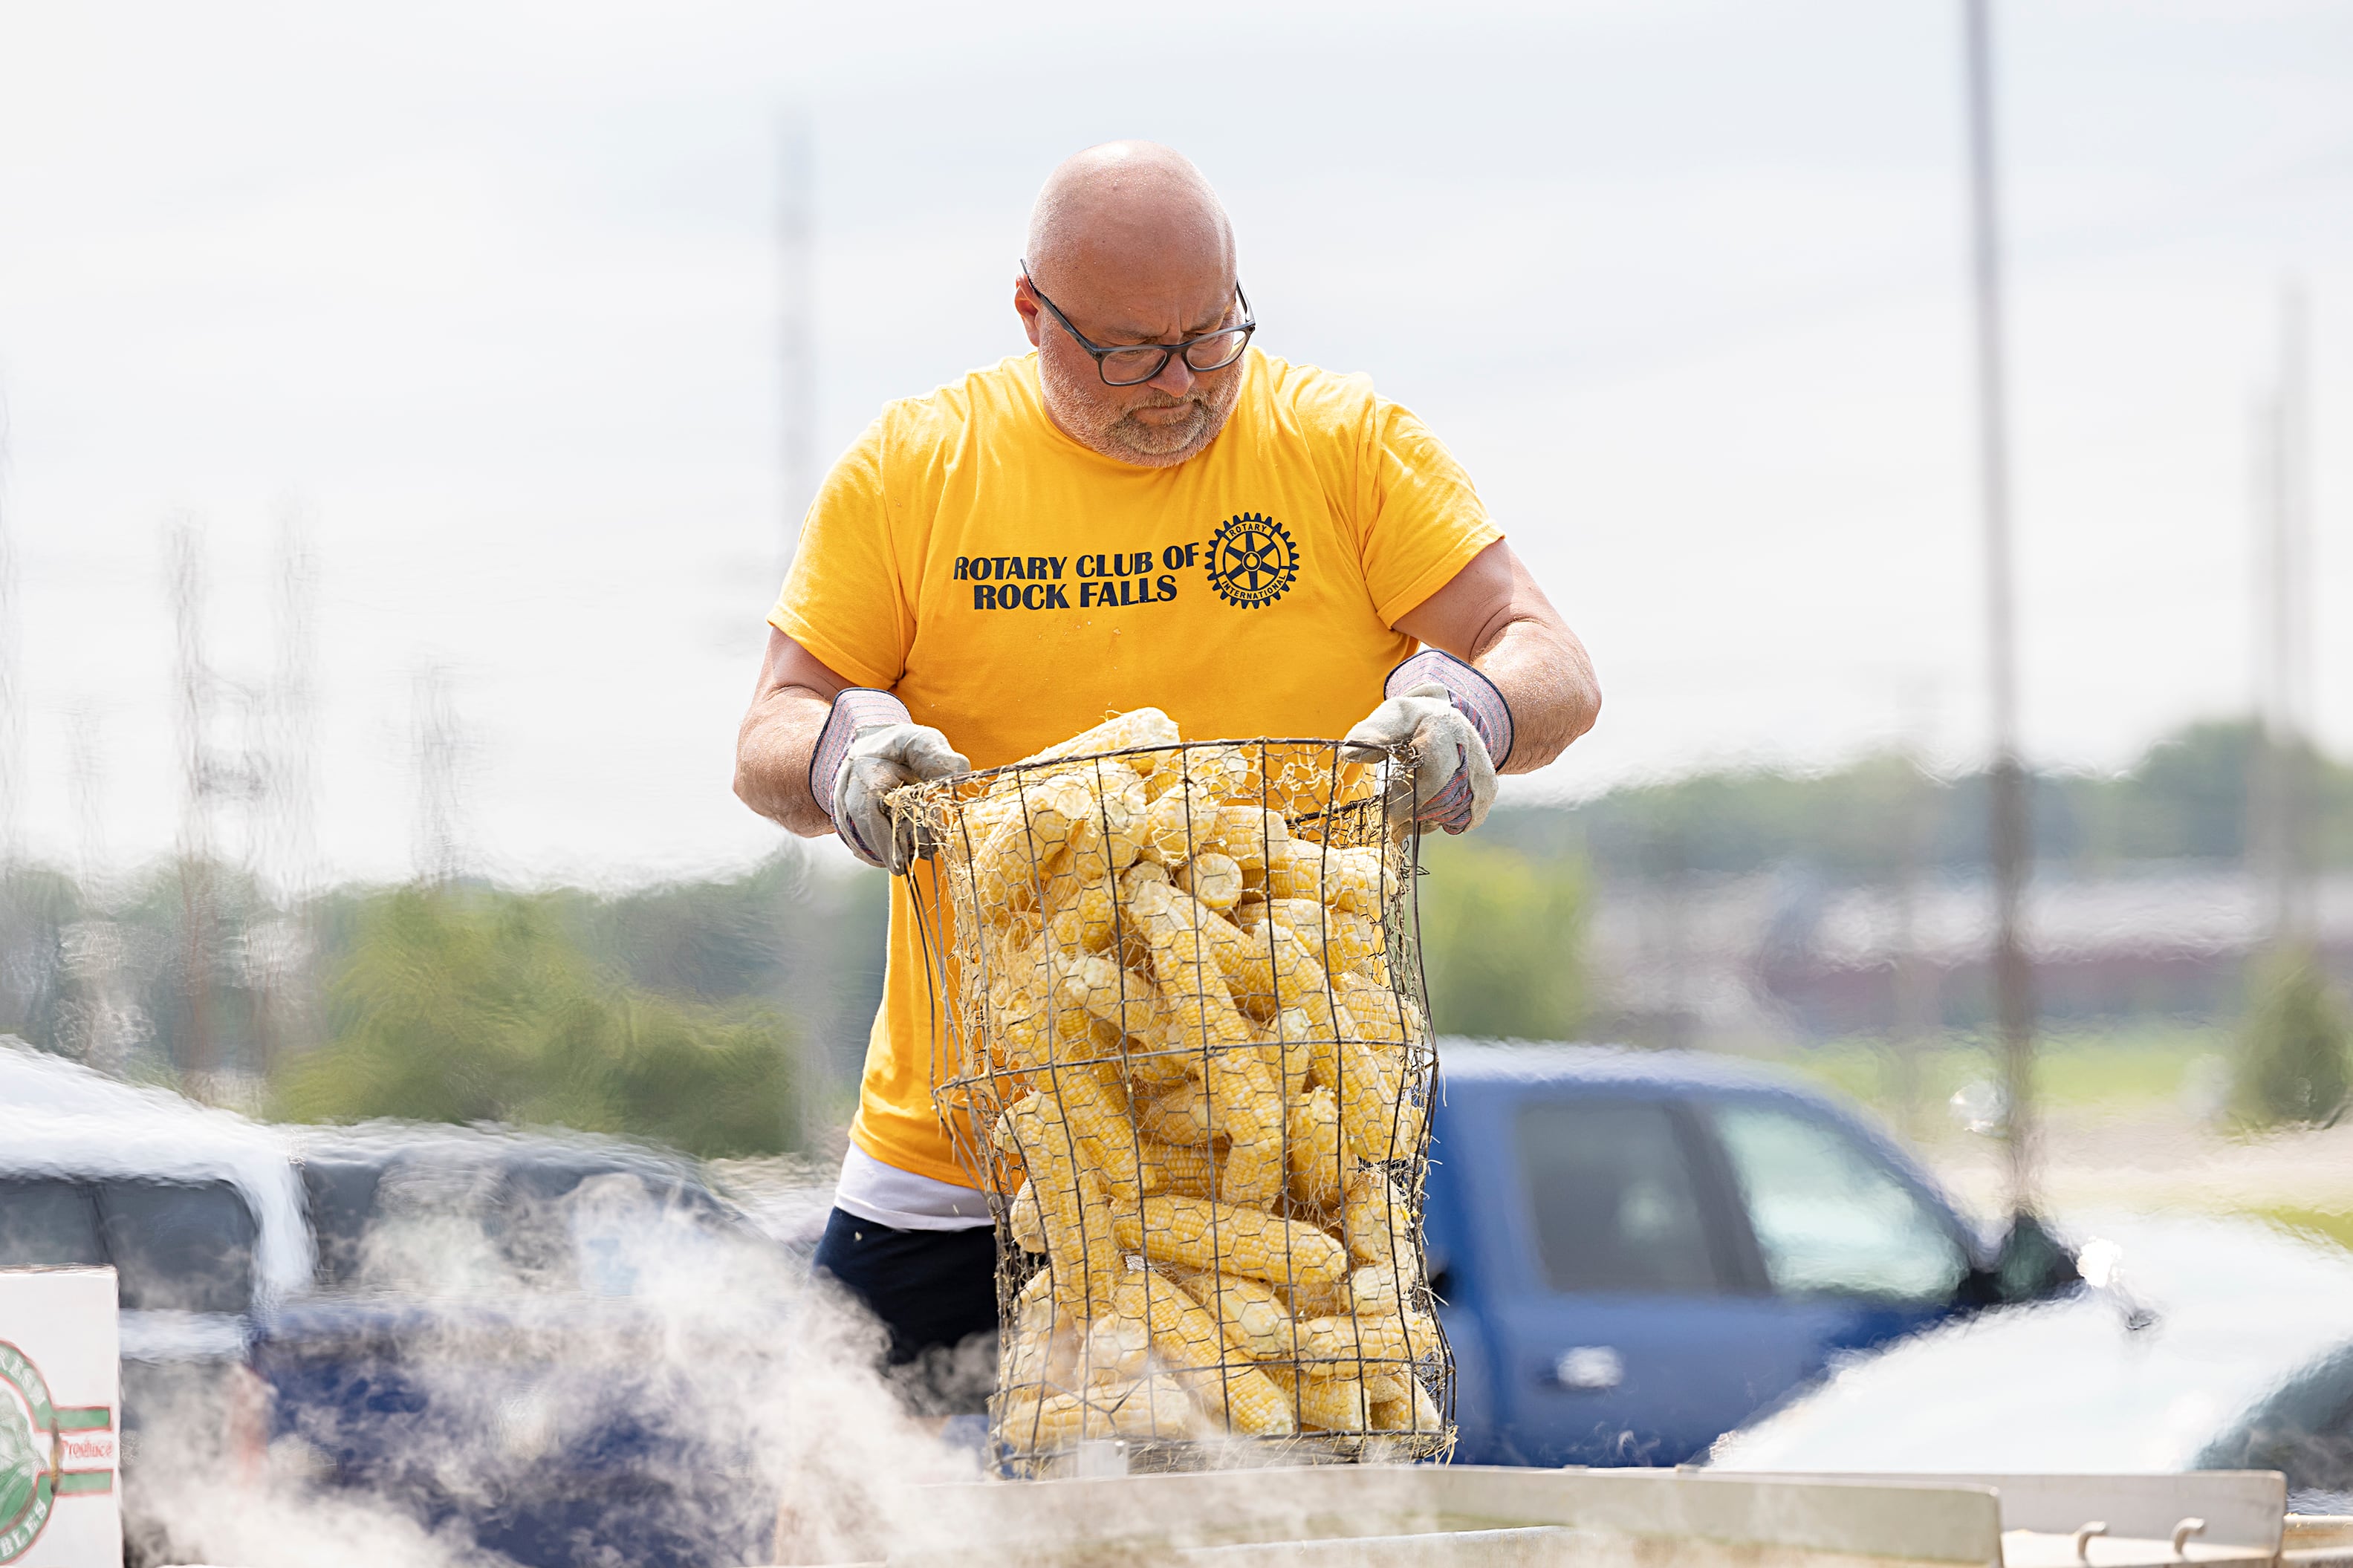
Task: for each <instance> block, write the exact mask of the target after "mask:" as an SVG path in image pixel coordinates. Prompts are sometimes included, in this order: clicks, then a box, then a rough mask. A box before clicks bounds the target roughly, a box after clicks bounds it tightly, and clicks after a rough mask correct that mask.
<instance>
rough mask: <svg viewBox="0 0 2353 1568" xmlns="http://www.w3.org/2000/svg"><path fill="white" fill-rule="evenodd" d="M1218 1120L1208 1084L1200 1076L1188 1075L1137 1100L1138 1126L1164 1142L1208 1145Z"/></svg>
mask: <svg viewBox="0 0 2353 1568" xmlns="http://www.w3.org/2000/svg"><path fill="white" fill-rule="evenodd" d="M1215 1123H1216V1113H1215V1112H1214V1111H1212V1110H1210V1109H1209V1090H1208V1085H1207V1084H1205V1083H1204V1082H1203V1081H1202V1080H1201V1079H1198V1078H1192V1077H1187V1078H1186V1079H1183V1080H1182V1081H1180V1082H1178V1083H1176V1084H1174V1085H1172V1086H1170V1087H1169V1088H1167V1089H1163V1090H1162V1091H1161V1092H1160V1093H1158V1094H1155V1095H1152V1096H1150V1097H1148V1098H1146V1099H1144V1100H1137V1101H1136V1102H1135V1125H1136V1126H1137V1127H1138V1128H1139V1129H1141V1130H1142V1131H1144V1132H1145V1135H1146V1136H1148V1137H1151V1138H1153V1139H1155V1140H1156V1141H1157V1142H1162V1143H1166V1144H1172V1145H1189V1146H1195V1147H1200V1146H1206V1145H1207V1144H1208V1142H1209V1141H1210V1140H1211V1139H1212V1138H1214V1137H1216V1136H1217V1133H1216V1131H1215Z"/></svg>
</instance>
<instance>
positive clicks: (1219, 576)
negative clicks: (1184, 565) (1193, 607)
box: [1202, 511, 1299, 610]
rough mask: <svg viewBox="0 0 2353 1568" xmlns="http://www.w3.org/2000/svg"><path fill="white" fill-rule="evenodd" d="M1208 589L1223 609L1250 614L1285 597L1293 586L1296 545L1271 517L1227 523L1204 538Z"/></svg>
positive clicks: (1247, 515) (1248, 515) (1246, 516)
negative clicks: (1238, 609) (1229, 607)
mask: <svg viewBox="0 0 2353 1568" xmlns="http://www.w3.org/2000/svg"><path fill="white" fill-rule="evenodd" d="M1202 564H1203V566H1204V567H1206V568H1207V569H1208V574H1209V586H1210V587H1212V588H1215V589H1216V590H1217V591H1218V597H1219V598H1221V599H1223V600H1224V601H1225V602H1226V603H1227V604H1229V605H1240V606H1241V607H1242V608H1244V609H1246V610H1255V609H1258V608H1260V607H1261V605H1271V604H1273V603H1274V602H1275V601H1276V600H1277V599H1280V598H1282V596H1283V595H1285V594H1287V593H1289V592H1291V585H1292V584H1293V583H1296V582H1298V581H1299V546H1298V545H1296V544H1294V543H1293V542H1292V540H1291V531H1290V530H1289V529H1287V528H1285V527H1283V526H1282V524H1281V523H1279V522H1277V521H1274V520H1273V519H1272V518H1269V517H1261V516H1260V515H1259V514H1258V513H1256V512H1254V511H1245V512H1241V513H1239V514H1238V515H1236V516H1233V517H1229V518H1228V519H1227V520H1226V521H1224V522H1222V523H1219V525H1218V531H1217V532H1215V533H1213V534H1211V535H1210V536H1209V548H1208V559H1207V560H1206V561H1204V562H1203V563H1202Z"/></svg>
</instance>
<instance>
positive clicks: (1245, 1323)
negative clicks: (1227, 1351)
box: [1166, 1268, 1299, 1361]
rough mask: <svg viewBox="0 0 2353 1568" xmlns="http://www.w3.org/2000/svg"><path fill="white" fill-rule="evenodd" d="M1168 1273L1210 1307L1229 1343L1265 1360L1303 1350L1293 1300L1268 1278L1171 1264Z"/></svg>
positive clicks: (1241, 1350) (1190, 1294) (1258, 1359)
mask: <svg viewBox="0 0 2353 1568" xmlns="http://www.w3.org/2000/svg"><path fill="white" fill-rule="evenodd" d="M1166 1277H1167V1278H1168V1279H1172V1280H1174V1281H1175V1282H1176V1287H1177V1289H1181V1290H1183V1291H1184V1292H1185V1294H1187V1296H1190V1297H1192V1298H1193V1300H1196V1301H1198V1302H1199V1303H1200V1304H1201V1305H1202V1306H1204V1307H1206V1308H1208V1310H1209V1311H1210V1312H1211V1313H1212V1314H1213V1315H1214V1316H1215V1317H1216V1318H1217V1320H1218V1327H1219V1331H1221V1332H1223V1333H1224V1335H1225V1336H1226V1343H1228V1344H1229V1345H1231V1346H1232V1347H1233V1348H1234V1349H1235V1350H1237V1351H1239V1352H1241V1353H1242V1354H1243V1355H1246V1356H1249V1357H1250V1358H1251V1359H1252V1360H1255V1361H1265V1360H1269V1359H1271V1358H1275V1357H1288V1356H1295V1355H1297V1354H1298V1353H1299V1349H1298V1340H1297V1338H1296V1336H1295V1335H1294V1334H1293V1331H1292V1323H1291V1306H1290V1303H1288V1302H1287V1301H1285V1300H1283V1299H1282V1291H1280V1290H1278V1289H1275V1288H1274V1287H1273V1286H1272V1285H1270V1284H1268V1283H1267V1282H1266V1281H1265V1280H1263V1279H1248V1278H1245V1277H1243V1276H1241V1275H1238V1274H1211V1273H1208V1272H1207V1271H1205V1270H1203V1269H1198V1268H1171V1269H1167V1270H1166Z"/></svg>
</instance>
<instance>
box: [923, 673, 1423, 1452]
mask: <svg viewBox="0 0 2353 1568" xmlns="http://www.w3.org/2000/svg"><path fill="white" fill-rule="evenodd" d="M1113 753H1117V754H1113ZM1384 776H1386V774H1385V772H1384V767H1381V766H1365V765H1360V764H1356V763H1345V762H1343V761H1342V760H1341V758H1340V757H1339V754H1338V746H1337V744H1336V743H1335V742H1291V741H1273V742H1208V743H1191V744H1187V743H1185V742H1178V741H1177V740H1176V737H1175V733H1174V730H1173V727H1172V726H1170V725H1169V723H1168V721H1167V719H1166V716H1165V715H1163V714H1160V713H1158V712H1157V711H1153V710H1138V711H1137V712H1135V713H1132V714H1123V715H1120V716H1118V717H1117V718H1115V719H1113V720H1111V721H1107V722H1106V723H1104V724H1103V725H1099V726H1097V727H1096V728H1095V729H1094V730H1092V731H1089V732H1088V733H1087V734H1085V735H1082V736H1075V737H1073V738H1072V739H1071V741H1070V742H1064V743H1063V744H1061V745H1058V746H1053V747H1049V748H1047V750H1046V751H1045V752H1040V753H1039V755H1038V756H1036V757H1034V758H1032V759H1031V760H1030V761H1029V762H1028V763H1023V764H1019V765H1017V766H1015V767H1012V768H1007V769H1000V770H996V771H994V772H991V773H981V774H976V775H971V776H968V777H965V778H963V779H957V780H944V781H940V782H939V783H936V784H915V785H909V786H907V787H906V789H904V790H903V791H902V792H901V793H900V794H899V795H894V796H893V807H894V809H896V810H901V811H903V812H908V813H912V814H913V816H914V820H915V822H916V824H917V826H919V828H920V829H921V830H922V834H923V840H924V841H925V842H926V843H927V844H929V845H931V846H933V847H934V853H935V858H934V863H933V868H932V869H933V871H934V873H935V875H930V876H926V877H923V878H911V879H909V883H908V886H909V888H910V890H911V891H913V892H914V893H915V895H916V900H917V915H918V929H919V931H921V934H922V937H923V942H924V952H925V957H926V960H927V963H929V965H930V968H931V973H932V976H933V981H934V1003H935V1011H934V1016H935V1017H936V1018H937V1019H938V1020H939V1027H940V1029H941V1035H940V1044H939V1050H940V1053H941V1056H940V1064H941V1065H940V1069H939V1071H938V1074H937V1080H938V1082H939V1085H940V1089H939V1103H940V1105H941V1107H942V1110H943V1115H944V1121H945V1122H946V1125H947V1126H948V1128H949V1130H950V1132H951V1134H952V1135H954V1136H955V1138H956V1140H957V1146H958V1157H959V1160H960V1161H963V1162H964V1163H965V1164H966V1166H967V1168H968V1169H970V1170H971V1171H972V1172H973V1173H974V1174H975V1176H976V1179H979V1180H981V1181H983V1182H984V1183H987V1184H990V1185H991V1187H992V1190H993V1191H994V1192H995V1193H996V1194H997V1197H996V1199H995V1201H996V1202H997V1205H999V1207H1000V1210H1001V1212H1002V1213H1003V1215H1004V1218H1005V1224H1004V1225H1003V1226H1000V1227H999V1239H998V1247H999V1257H1000V1259H1001V1260H1002V1271H1001V1273H1000V1280H1001V1287H1000V1288H1001V1290H1002V1292H1003V1293H1002V1294H1001V1295H1000V1298H999V1300H1000V1302H1001V1303H1002V1305H1003V1308H1004V1319H1005V1321H1006V1322H1007V1324H1008V1329H1007V1331H1006V1337H1005V1342H1004V1343H1005V1349H1004V1354H1003V1356H1002V1358H1001V1361H1000V1365H999V1377H998V1387H997V1396H996V1397H995V1398H994V1399H993V1400H992V1401H991V1405H990V1408H991V1411H992V1415H993V1417H994V1425H993V1433H994V1436H995V1437H996V1439H997V1441H998V1442H1000V1443H1001V1444H1003V1445H1004V1448H1005V1452H1006V1454H1007V1456H1008V1460H1009V1461H1010V1463H1011V1464H1013V1465H1014V1466H1015V1467H1016V1468H1017V1469H1018V1468H1029V1469H1031V1470H1032V1471H1033V1472H1034V1471H1035V1470H1037V1469H1038V1468H1039V1467H1044V1468H1048V1469H1050V1468H1052V1466H1054V1465H1059V1464H1060V1459H1059V1458H1056V1456H1060V1455H1063V1454H1066V1453H1067V1452H1069V1451H1070V1450H1071V1448H1072V1447H1074V1446H1075V1445H1077V1444H1080V1443H1083V1442H1089V1441H1096V1440H1102V1439H1105V1438H1119V1439H1124V1440H1129V1441H1134V1440H1136V1439H1145V1440H1148V1441H1150V1442H1153V1443H1155V1444H1159V1443H1170V1444H1187V1445H1200V1444H1204V1443H1207V1444H1209V1445H1211V1446H1209V1447H1201V1448H1200V1449H1199V1450H1198V1452H1197V1453H1196V1454H1195V1455H1194V1456H1193V1458H1190V1459H1187V1460H1183V1461H1178V1462H1179V1463H1220V1462H1227V1461H1226V1460H1225V1459H1223V1458H1220V1457H1219V1456H1220V1455H1221V1454H1222V1453H1225V1452H1230V1454H1231V1455H1232V1462H1257V1461H1250V1460H1248V1459H1247V1458H1245V1456H1247V1455H1248V1454H1250V1453H1253V1452H1256V1451H1258V1446H1261V1445H1267V1446H1271V1448H1272V1450H1273V1451H1275V1452H1278V1453H1279V1452H1282V1451H1286V1450H1289V1449H1293V1448H1296V1449H1299V1450H1301V1451H1302V1452H1303V1454H1304V1455H1306V1456H1307V1457H1310V1458H1313V1457H1316V1456H1321V1457H1323V1458H1342V1459H1345V1458H1362V1457H1364V1456H1365V1455H1366V1454H1367V1453H1372V1452H1379V1453H1383V1454H1386V1455H1389V1456H1393V1457H1394V1456H1399V1455H1402V1456H1405V1457H1419V1458H1426V1457H1433V1456H1437V1455H1440V1454H1443V1453H1444V1452H1446V1451H1447V1448H1448V1447H1449V1446H1450V1445H1451V1431H1449V1430H1448V1429H1446V1428H1445V1427H1444V1426H1443V1424H1442V1423H1436V1422H1432V1421H1430V1420H1427V1419H1424V1418H1423V1417H1424V1416H1425V1415H1427V1412H1425V1411H1418V1407H1417V1405H1416V1402H1415V1396H1414V1394H1413V1393H1412V1392H1411V1390H1412V1389H1413V1388H1415V1387H1419V1386H1421V1385H1420V1384H1419V1383H1417V1380H1416V1373H1417V1369H1419V1373H1421V1374H1423V1375H1424V1376H1426V1377H1427V1378H1428V1379H1429V1380H1430V1387H1434V1388H1436V1389H1438V1390H1440V1393H1441V1394H1443V1391H1445V1390H1446V1389H1447V1388H1448V1387H1449V1386H1450V1384H1448V1383H1447V1381H1446V1380H1447V1379H1448V1378H1449V1377H1450V1376H1451V1371H1450V1366H1449V1363H1448V1361H1447V1354H1446V1350H1445V1345H1444V1342H1443V1340H1442V1339H1441V1338H1440V1337H1439V1335H1438V1332H1437V1325H1436V1323H1435V1321H1433V1320H1432V1319H1431V1318H1430V1316H1429V1307H1428V1303H1429V1300H1430V1297H1429V1292H1428V1288H1427V1286H1426V1285H1425V1284H1424V1283H1423V1281H1422V1279H1421V1278H1420V1267H1421V1264H1420V1257H1419V1238H1418V1234H1417V1231H1416V1223H1417V1222H1416V1217H1415V1216H1416V1212H1417V1211H1416V1207H1415V1205H1414V1203H1413V1200H1414V1198H1415V1196H1416V1195H1417V1194H1418V1193H1419V1185H1420V1181H1421V1172H1422V1168H1423V1167H1422V1162H1423V1159H1424V1154H1423V1143H1424V1141H1425V1140H1424V1133H1423V1123H1422V1117H1423V1115H1424V1113H1425V1112H1424V1102H1425V1101H1426V1100H1427V1098H1428V1096H1429V1093H1430V1086H1431V1084H1432V1083H1433V1082H1434V1079H1433V1058H1432V1041H1431V1036H1430V1030H1429V1028H1428V1027H1427V1026H1426V1023H1425V1022H1424V1020H1425V1018H1426V1014H1425V1012H1424V1011H1423V1008H1422V1005H1421V1001H1420V989H1419V986H1420V975H1419V963H1418V961H1417V959H1416V956H1415V946H1414V931H1413V927H1412V918H1411V917H1412V900H1411V895H1412V889H1413V885H1414V857H1415V853H1416V846H1415V841H1414V840H1412V839H1410V838H1399V837H1392V836H1391V835H1390V834H1389V832H1388V828H1387V825H1386V822H1385V819H1384V816H1383V812H1382V791H1381V781H1382V779H1383V777H1384ZM1421 1400H1422V1403H1423V1404H1424V1405H1427V1404H1429V1402H1430V1394H1428V1392H1427V1391H1425V1392H1424V1393H1423V1394H1422V1395H1421ZM1441 1404H1442V1400H1441ZM1384 1416H1387V1417H1393V1418H1395V1420H1394V1422H1393V1424H1391V1425H1388V1426H1384V1425H1383V1419H1382V1418H1383V1417H1384ZM1376 1439H1377V1440H1376ZM1219 1444H1222V1445H1228V1446H1229V1448H1228V1449H1220V1448H1219V1447H1216V1446H1215V1445H1219ZM1368 1444H1369V1445H1370V1447H1367V1445H1368Z"/></svg>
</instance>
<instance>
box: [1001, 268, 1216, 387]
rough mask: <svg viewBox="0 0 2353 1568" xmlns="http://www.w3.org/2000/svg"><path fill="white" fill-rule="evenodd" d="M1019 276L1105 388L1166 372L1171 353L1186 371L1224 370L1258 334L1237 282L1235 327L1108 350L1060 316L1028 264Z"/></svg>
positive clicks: (1132, 383) (1134, 383) (1138, 382)
mask: <svg viewBox="0 0 2353 1568" xmlns="http://www.w3.org/2000/svg"><path fill="white" fill-rule="evenodd" d="M1021 276H1022V277H1024V278H1027V279H1029V291H1030V292H1031V293H1032V294H1035V295H1037V296H1038V303H1039V304H1040V305H1043V306H1045V307H1046V309H1048V310H1051V311H1052V312H1053V313H1054V320H1056V321H1060V322H1061V323H1062V331H1066V332H1068V333H1070V334H1071V341H1072V342H1075V343H1077V344H1078V345H1079V347H1081V348H1082V349H1084V350H1086V351H1087V353H1090V354H1092V355H1093V356H1094V362H1095V370H1096V372H1097V373H1098V374H1101V375H1102V376H1103V384H1104V385H1105V386H1141V385H1143V384H1145V382H1147V381H1150V380H1151V379H1152V378H1153V377H1154V376H1155V375H1158V374H1160V373H1161V372H1162V371H1164V370H1166V369H1167V368H1168V360H1169V357H1170V356H1171V355H1173V354H1180V353H1181V354H1183V355H1184V356H1185V365H1186V368H1187V369H1188V370H1191V371H1195V372H1197V373H1198V372H1207V371H1212V370H1223V369H1225V368H1226V366H1228V365H1229V364H1231V363H1234V361H1236V360H1238V359H1240V358H1241V357H1242V351H1243V350H1244V349H1247V348H1249V347H1250V334H1251V333H1252V332H1255V331H1258V323H1257V322H1256V321H1252V320H1250V296H1249V295H1247V294H1245V293H1243V292H1242V286H1241V283H1240V281H1239V280H1237V281H1236V282H1235V284H1234V298H1235V299H1237V300H1240V301H1241V307H1242V319H1241V321H1240V322H1238V323H1236V324H1235V325H1233V326H1230V327H1219V329H1218V330H1217V331H1214V332H1203V333H1202V334H1201V335H1200V336H1199V337H1198V338H1187V339H1186V340H1185V341H1184V342H1175V343H1135V344H1131V345H1118V346H1113V347H1108V348H1107V347H1105V346H1104V345H1103V344H1102V343H1098V342H1092V340H1090V339H1089V338H1088V337H1087V335H1086V334H1085V333H1084V332H1082V331H1079V329H1078V328H1076V327H1074V326H1072V325H1071V318H1070V317H1068V316H1065V315H1064V314H1062V308H1061V307H1060V305H1057V304H1055V303H1054V301H1052V300H1049V299H1048V298H1046V290H1044V289H1040V288H1039V287H1038V279H1035V278H1030V277H1029V263H1028V262H1027V261H1024V262H1023V263H1022V264H1021Z"/></svg>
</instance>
